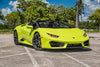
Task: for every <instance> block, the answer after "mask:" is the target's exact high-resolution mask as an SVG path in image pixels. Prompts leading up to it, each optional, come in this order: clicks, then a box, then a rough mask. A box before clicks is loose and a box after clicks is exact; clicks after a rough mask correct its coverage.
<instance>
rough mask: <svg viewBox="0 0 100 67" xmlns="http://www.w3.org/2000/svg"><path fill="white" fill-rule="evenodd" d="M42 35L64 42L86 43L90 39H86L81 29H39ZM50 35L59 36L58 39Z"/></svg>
mask: <svg viewBox="0 0 100 67" xmlns="http://www.w3.org/2000/svg"><path fill="white" fill-rule="evenodd" d="M39 30H40V31H41V33H42V35H44V36H46V37H50V38H51V39H57V40H63V41H85V40H87V39H89V37H88V36H87V37H84V36H83V35H84V33H85V32H84V31H83V30H81V29H79V28H39ZM47 33H49V34H53V35H57V36H59V37H58V38H54V37H51V36H49V35H48V34H47Z"/></svg>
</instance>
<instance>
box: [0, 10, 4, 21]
mask: <svg viewBox="0 0 100 67" xmlns="http://www.w3.org/2000/svg"><path fill="white" fill-rule="evenodd" d="M0 19H1V20H4V15H3V14H2V11H1V10H0Z"/></svg>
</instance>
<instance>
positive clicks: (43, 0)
mask: <svg viewBox="0 0 100 67" xmlns="http://www.w3.org/2000/svg"><path fill="white" fill-rule="evenodd" d="M42 2H44V3H47V4H48V5H47V7H49V6H50V3H49V2H48V1H46V0H42Z"/></svg>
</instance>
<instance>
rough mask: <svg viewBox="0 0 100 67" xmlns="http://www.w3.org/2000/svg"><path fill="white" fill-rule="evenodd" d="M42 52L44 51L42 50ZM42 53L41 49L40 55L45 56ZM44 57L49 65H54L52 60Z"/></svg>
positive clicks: (52, 66)
mask: <svg viewBox="0 0 100 67" xmlns="http://www.w3.org/2000/svg"><path fill="white" fill-rule="evenodd" d="M30 50H32V51H34V50H33V49H30ZM43 53H44V52H43ZM43 53H42V51H41V54H40V56H41V55H42V56H45V55H44V54H43ZM44 59H45V60H46V61H47V63H49V64H50V65H49V66H51V67H55V66H54V64H53V62H52V61H51V60H49V59H48V58H46V57H45V58H44Z"/></svg>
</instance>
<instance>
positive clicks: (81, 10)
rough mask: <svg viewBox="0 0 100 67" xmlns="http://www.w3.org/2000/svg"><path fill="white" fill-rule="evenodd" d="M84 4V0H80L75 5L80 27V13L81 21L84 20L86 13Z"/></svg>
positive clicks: (77, 21)
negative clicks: (83, 15) (83, 16)
mask: <svg viewBox="0 0 100 67" xmlns="http://www.w3.org/2000/svg"><path fill="white" fill-rule="evenodd" d="M84 5H86V4H84V3H83V2H82V0H78V1H77V3H76V5H75V7H77V12H76V27H78V23H79V15H80V16H81V21H82V14H84Z"/></svg>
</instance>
